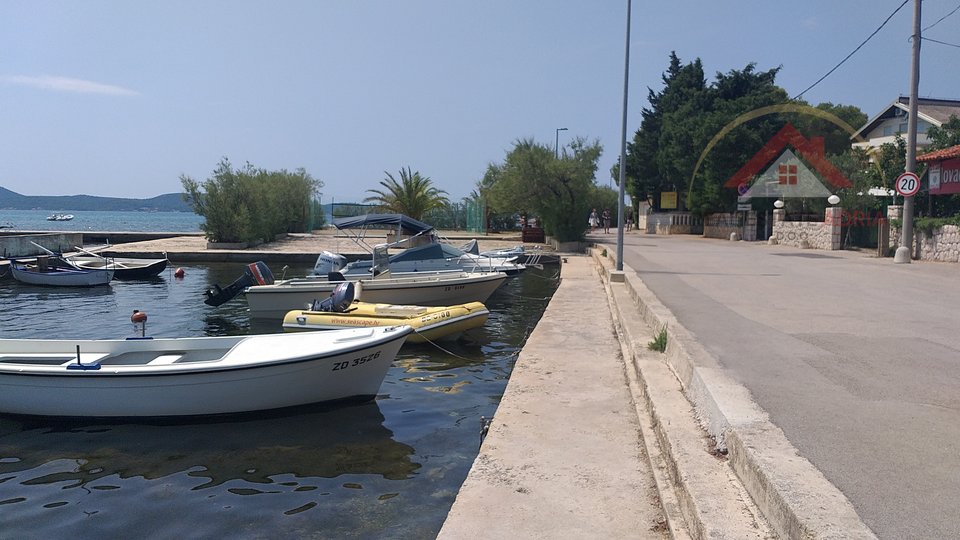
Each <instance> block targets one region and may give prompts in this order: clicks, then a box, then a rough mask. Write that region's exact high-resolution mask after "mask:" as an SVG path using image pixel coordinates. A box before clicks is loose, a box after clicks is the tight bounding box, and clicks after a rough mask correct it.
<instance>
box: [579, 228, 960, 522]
mask: <svg viewBox="0 0 960 540" xmlns="http://www.w3.org/2000/svg"><path fill="white" fill-rule="evenodd" d="M601 237H602V238H601ZM592 238H593V239H595V240H598V241H603V242H608V243H611V244H615V242H616V239H615V235H596V236H593V237H592ZM624 263H625V265H626V266H627V267H629V268H625V270H629V269H633V270H635V271H636V272H637V274H638V275H639V276H640V277H641V279H643V281H644V282H645V283H646V284H647V286H648V287H650V289H651V290H652V291H653V292H654V293H655V294H657V296H659V297H660V299H661V300H662V301H663V303H664V304H665V305H666V306H667V307H668V308H670V309H671V310H672V311H673V313H674V314H675V315H676V316H677V318H678V319H679V321H680V322H681V323H682V324H683V325H684V326H685V327H686V328H687V329H688V330H690V332H691V333H692V334H693V335H694V336H696V338H697V339H698V340H699V341H700V342H701V343H702V344H703V345H704V347H706V349H707V350H708V351H709V352H710V353H711V354H713V355H714V356H716V358H717V359H718V360H719V361H720V362H721V364H723V365H724V366H725V367H726V368H728V369H729V370H730V371H731V374H732V375H733V376H734V377H735V378H737V379H738V380H739V381H740V382H741V383H742V384H743V385H745V386H746V387H747V388H748V389H749V390H750V392H751V393H752V395H753V398H754V399H755V400H756V401H757V403H758V404H759V405H760V406H761V407H762V408H763V409H764V410H766V411H767V412H768V413H769V414H770V417H771V420H772V421H773V422H774V423H775V424H776V425H778V426H779V427H780V428H782V429H783V430H784V432H785V433H786V435H787V437H788V438H789V439H790V441H791V442H792V443H793V444H794V445H795V446H796V447H797V448H798V449H799V450H800V453H801V454H802V455H803V456H804V457H806V458H807V459H809V460H810V461H811V462H812V463H813V464H814V465H815V466H817V467H818V468H819V469H820V470H821V471H822V472H823V473H824V475H825V476H826V477H827V478H828V479H829V480H830V481H831V482H833V483H834V485H836V486H837V487H838V488H839V489H840V490H841V491H843V493H844V494H845V495H846V496H847V497H848V498H849V499H850V501H851V502H852V503H853V505H854V506H855V508H856V509H857V512H858V513H859V514H860V516H861V518H862V519H863V520H864V522H865V523H866V524H867V525H869V526H870V527H871V528H872V529H873V530H874V531H875V532H876V533H877V535H878V536H880V537H881V538H890V539H905V538H918V539H919V538H922V539H930V538H960V314H958V308H960V265H956V264H936V263H914V264H911V265H894V264H893V263H892V260H891V259H876V258H871V257H868V256H865V255H863V254H859V253H851V252H824V251H812V250H797V249H792V248H787V247H783V246H768V245H766V244H760V243H744V242H739V243H732V242H728V241H723V240H708V239H702V238H698V237H683V236H654V235H645V234H642V233H630V234H627V235H626V238H625V241H624Z"/></svg>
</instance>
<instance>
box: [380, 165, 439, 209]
mask: <svg viewBox="0 0 960 540" xmlns="http://www.w3.org/2000/svg"><path fill="white" fill-rule="evenodd" d="M384 174H386V175H387V177H386V178H385V179H383V180H381V181H380V185H381V186H383V189H369V190H367V192H368V193H373V194H374V195H372V196H370V197H367V198H366V199H364V202H369V203H373V204H376V205H378V206H380V207H381V208H382V209H383V210H384V211H386V212H391V213H397V214H404V215H407V216H409V217H412V218H413V219H423V216H424V215H426V213H427V212H429V211H430V210H433V209H435V208H442V207H443V206H445V205H447V204H449V201H448V200H447V197H446V194H447V192H446V191H443V190H441V189H437V188H435V187H434V186H433V181H432V180H431V179H430V178H429V177H426V176H423V175H421V174H420V171H416V172H411V171H410V167H407V168H406V169H400V181H399V182H398V181H397V179H396V178H394V177H393V175H391V174H390V173H388V172H386V171H384Z"/></svg>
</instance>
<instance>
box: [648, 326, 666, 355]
mask: <svg viewBox="0 0 960 540" xmlns="http://www.w3.org/2000/svg"><path fill="white" fill-rule="evenodd" d="M647 348H648V349H650V350H651V351H657V352H664V351H666V350H667V325H663V327H662V328H660V332H658V333H657V335H656V337H654V338H653V339H652V340H650V343H647Z"/></svg>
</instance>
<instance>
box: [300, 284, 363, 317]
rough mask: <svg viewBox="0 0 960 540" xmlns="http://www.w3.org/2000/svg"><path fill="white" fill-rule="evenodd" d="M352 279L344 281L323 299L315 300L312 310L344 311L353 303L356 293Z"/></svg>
mask: <svg viewBox="0 0 960 540" xmlns="http://www.w3.org/2000/svg"><path fill="white" fill-rule="evenodd" d="M355 292H356V291H355V289H354V287H353V282H352V281H344V282H343V283H340V284H339V285H337V286H336V287H334V288H333V292H331V293H330V296H329V297H328V298H327V299H326V300H323V301H320V300H314V301H313V305H312V306H310V311H326V312H329V313H343V312H345V311H347V308H348V307H350V304H352V303H353V297H354V293H355Z"/></svg>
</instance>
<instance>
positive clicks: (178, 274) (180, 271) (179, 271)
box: [173, 267, 184, 279]
mask: <svg viewBox="0 0 960 540" xmlns="http://www.w3.org/2000/svg"><path fill="white" fill-rule="evenodd" d="M183 274H184V271H183V268H180V267H177V269H176V270H174V272H173V277H176V278H181V279H182V278H183Z"/></svg>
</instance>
